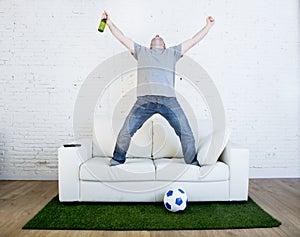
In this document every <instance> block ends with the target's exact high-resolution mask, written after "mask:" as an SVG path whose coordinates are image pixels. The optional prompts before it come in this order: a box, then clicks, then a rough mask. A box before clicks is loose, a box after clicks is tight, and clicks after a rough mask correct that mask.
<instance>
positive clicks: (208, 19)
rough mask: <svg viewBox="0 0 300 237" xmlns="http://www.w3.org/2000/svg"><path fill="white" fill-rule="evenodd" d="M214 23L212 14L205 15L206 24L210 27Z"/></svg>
mask: <svg viewBox="0 0 300 237" xmlns="http://www.w3.org/2000/svg"><path fill="white" fill-rule="evenodd" d="M214 24H215V19H214V18H213V17H212V16H208V17H206V25H207V26H209V27H212V26H213V25H214Z"/></svg>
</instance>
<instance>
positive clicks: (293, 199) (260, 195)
mask: <svg viewBox="0 0 300 237" xmlns="http://www.w3.org/2000/svg"><path fill="white" fill-rule="evenodd" d="M55 195H57V182H56V181H0V236H1V237H4V236H5V237H6V236H7V237H8V236H12V237H16V236H30V237H31V236H32V237H34V236H39V237H40V236H43V237H44V236H64V237H66V236H72V237H76V236H80V237H84V236H119V237H126V236H142V237H144V236H145V237H148V236H149V237H150V236H151V237H156V236H170V237H176V236H188V237H192V236H205V237H209V236H217V237H223V236H245V237H246V236H249V237H256V236H270V237H276V236H295V237H296V236H297V237H299V236H300V179H255V180H253V179H252V180H250V190H249V195H250V196H251V198H252V199H253V200H254V201H255V202H257V203H258V204H259V205H260V206H261V207H262V208H264V209H265V210H266V211H267V212H269V213H270V214H271V215H273V216H274V217H275V218H277V219H278V220H280V221H281V222H282V225H281V226H280V227H276V228H258V229H235V230H201V231H199V230H193V231H69V230H64V231H61V230H60V231H59V230H22V226H23V225H24V224H25V223H26V222H27V221H28V220H30V219H31V218H32V217H33V216H34V215H35V214H36V213H37V212H38V211H39V210H40V209H42V208H43V207H44V206H45V204H46V203H48V202H49V201H50V200H51V199H52V198H53V197H54V196H55Z"/></svg>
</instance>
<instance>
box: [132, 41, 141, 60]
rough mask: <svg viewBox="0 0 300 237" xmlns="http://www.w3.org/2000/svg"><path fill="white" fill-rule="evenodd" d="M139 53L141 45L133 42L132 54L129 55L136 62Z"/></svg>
mask: <svg viewBox="0 0 300 237" xmlns="http://www.w3.org/2000/svg"><path fill="white" fill-rule="evenodd" d="M140 52H141V45H140V44H138V43H136V42H134V53H131V54H132V55H133V57H134V58H135V59H136V60H137V59H138V57H139V53H140Z"/></svg>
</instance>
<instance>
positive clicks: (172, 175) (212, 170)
mask: <svg viewBox="0 0 300 237" xmlns="http://www.w3.org/2000/svg"><path fill="white" fill-rule="evenodd" d="M154 164H155V167H156V180H162V181H175V180H176V181H189V182H192V181H195V182H197V181H201V182H212V181H226V180H228V179H229V167H228V165H227V164H225V163H224V162H221V161H217V162H216V163H215V164H213V165H205V166H201V167H199V166H195V165H188V164H186V163H185V162H184V159H183V158H171V159H169V158H160V159H155V160H154Z"/></svg>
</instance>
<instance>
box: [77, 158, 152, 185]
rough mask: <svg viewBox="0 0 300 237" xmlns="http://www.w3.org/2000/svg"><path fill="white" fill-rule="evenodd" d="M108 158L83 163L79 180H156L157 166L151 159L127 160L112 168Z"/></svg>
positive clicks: (93, 159) (92, 159)
mask: <svg viewBox="0 0 300 237" xmlns="http://www.w3.org/2000/svg"><path fill="white" fill-rule="evenodd" d="M110 159H111V158H108V157H93V158H91V159H89V160H87V161H86V162H84V163H82V164H81V166H80V169H79V179H80V180H85V181H112V182H113V181H149V180H154V179H155V166H154V164H153V160H152V159H149V158H127V159H126V162H125V163H124V164H122V165H117V166H110Z"/></svg>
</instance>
